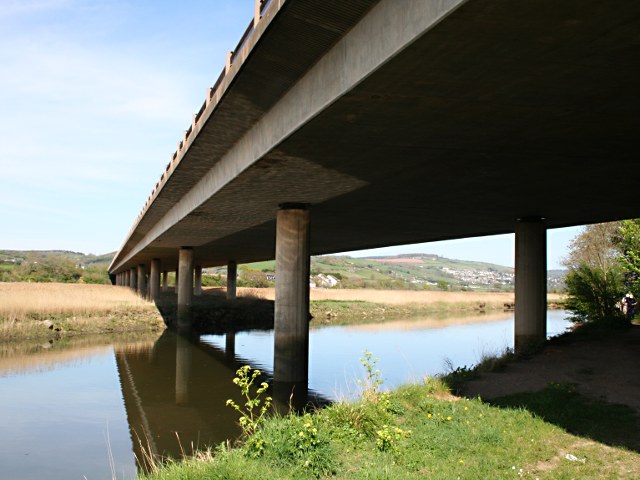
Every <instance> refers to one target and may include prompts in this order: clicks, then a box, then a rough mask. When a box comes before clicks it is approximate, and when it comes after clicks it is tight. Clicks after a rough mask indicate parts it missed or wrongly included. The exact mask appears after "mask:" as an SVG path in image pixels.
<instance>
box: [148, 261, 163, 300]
mask: <svg viewBox="0 0 640 480" xmlns="http://www.w3.org/2000/svg"><path fill="white" fill-rule="evenodd" d="M159 295H160V259H158V258H154V259H153V260H151V271H150V272H149V298H150V299H151V300H157V299H158V296H159Z"/></svg>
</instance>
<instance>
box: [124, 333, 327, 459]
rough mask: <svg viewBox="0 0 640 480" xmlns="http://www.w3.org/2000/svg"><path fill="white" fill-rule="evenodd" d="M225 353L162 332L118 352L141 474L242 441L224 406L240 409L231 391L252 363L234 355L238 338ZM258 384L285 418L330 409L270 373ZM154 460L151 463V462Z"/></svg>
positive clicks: (232, 415) (230, 341) (240, 400)
mask: <svg viewBox="0 0 640 480" xmlns="http://www.w3.org/2000/svg"><path fill="white" fill-rule="evenodd" d="M225 345H226V348H225V349H221V348H218V347H215V346H213V345H209V344H206V343H203V342H201V341H200V339H199V338H198V337H197V336H194V337H187V336H181V335H178V334H176V333H174V332H171V331H168V330H167V331H165V332H164V333H163V334H162V335H161V336H160V338H158V339H157V340H156V342H155V343H154V344H153V345H146V346H145V345H140V344H138V345H136V346H134V347H133V348H127V347H124V348H119V349H116V353H115V356H116V363H117V368H118V375H119V377H120V384H121V388H122V394H123V398H124V403H125V408H126V412H127V419H128V422H129V429H130V433H131V438H132V442H133V446H134V454H135V457H136V463H137V465H138V468H139V469H142V470H147V469H148V467H149V463H148V460H149V458H154V459H157V458H160V457H172V458H182V457H183V456H184V455H190V454H192V453H193V450H195V449H197V448H199V449H202V448H205V447H207V446H215V445H218V444H220V443H223V442H226V441H227V440H230V441H232V442H233V441H234V440H235V439H237V438H238V436H239V435H240V433H241V430H240V427H239V426H238V416H239V415H238V413H237V412H235V411H234V410H232V408H231V407H228V406H226V402H227V400H228V399H233V400H234V401H235V402H236V403H237V404H238V405H243V404H244V401H243V398H242V397H241V396H240V390H239V388H238V387H237V386H236V385H235V384H234V383H233V378H234V377H235V376H236V371H237V370H238V368H240V367H241V366H242V365H251V362H249V361H248V360H244V359H242V358H238V357H236V355H235V333H228V334H227V335H226V341H225ZM260 381H267V382H269V384H270V388H269V390H268V392H267V393H268V394H269V395H270V396H272V397H273V398H274V402H273V403H274V408H275V409H276V410H277V411H278V412H279V413H281V414H286V413H287V412H288V411H289V410H290V408H293V409H294V410H300V409H302V408H304V407H305V406H306V405H308V404H315V405H317V404H323V403H327V400H326V399H323V398H322V397H320V396H319V395H317V394H315V393H313V392H308V389H307V385H306V384H305V385H302V384H280V383H277V382H273V381H272V372H264V376H263V378H261V379H260ZM150 456H151V457H150Z"/></svg>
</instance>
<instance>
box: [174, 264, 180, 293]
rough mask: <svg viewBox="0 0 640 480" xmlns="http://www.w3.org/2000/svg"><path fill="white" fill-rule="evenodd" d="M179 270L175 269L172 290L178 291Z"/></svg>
mask: <svg viewBox="0 0 640 480" xmlns="http://www.w3.org/2000/svg"><path fill="white" fill-rule="evenodd" d="M179 274H180V272H179V271H178V269H176V278H175V280H174V282H173V290H174V291H175V292H176V293H178V278H179V277H180V275H179Z"/></svg>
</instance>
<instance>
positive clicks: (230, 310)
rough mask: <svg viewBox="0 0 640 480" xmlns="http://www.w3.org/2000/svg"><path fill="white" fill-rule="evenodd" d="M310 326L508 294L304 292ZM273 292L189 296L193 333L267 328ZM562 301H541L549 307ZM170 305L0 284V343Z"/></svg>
mask: <svg viewBox="0 0 640 480" xmlns="http://www.w3.org/2000/svg"><path fill="white" fill-rule="evenodd" d="M310 295H311V303H310V311H311V312H310V313H311V316H312V321H311V324H310V325H311V327H312V328H313V327H317V326H328V325H354V324H366V323H380V322H384V321H387V320H400V319H407V318H430V319H434V320H441V319H442V320H443V319H446V318H447V317H449V316H452V315H456V316H459V315H460V314H466V315H477V314H484V313H492V312H499V311H504V310H505V309H510V308H512V307H513V301H514V298H513V294H512V293H479V292H436V291H401V290H346V289H312V290H311V292H310ZM274 297H275V291H274V289H273V288H264V289H256V288H239V289H238V299H237V300H236V301H234V302H229V301H227V300H226V299H225V291H224V289H221V288H209V289H205V291H204V295H202V296H200V297H194V299H193V310H194V320H195V324H196V328H197V330H198V331H200V332H202V333H215V332H224V331H227V330H229V329H231V330H233V329H235V330H240V329H247V328H258V329H270V328H273V299H274ZM562 301H563V300H562V297H561V296H559V295H549V297H548V302H549V305H550V306H552V307H553V306H558V305H561V304H562ZM175 311H176V299H175V294H173V293H172V292H167V293H163V295H162V296H161V298H160V299H159V301H158V302H157V304H154V303H153V302H148V301H146V300H144V299H142V298H140V297H139V296H138V295H137V294H136V293H135V292H133V291H132V290H131V289H129V288H127V287H117V286H111V285H84V284H63V283H0V341H12V340H16V339H44V338H51V337H61V336H65V335H66V336H69V335H80V334H101V333H118V332H129V331H131V332H138V331H157V330H161V329H163V328H164V327H165V324H169V325H171V324H172V322H174V321H175V318H174V317H175Z"/></svg>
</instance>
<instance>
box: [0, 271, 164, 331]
mask: <svg viewBox="0 0 640 480" xmlns="http://www.w3.org/2000/svg"><path fill="white" fill-rule="evenodd" d="M161 329H164V322H163V320H162V317H161V315H160V314H159V312H158V309H157V308H156V306H155V305H154V304H153V303H151V302H147V301H145V300H143V299H142V298H140V297H139V296H138V295H136V294H135V293H134V292H133V291H131V290H130V289H128V288H125V287H115V286H112V285H85V284H71V283H0V342H8V341H15V340H26V339H49V338H61V337H63V336H72V335H93V334H104V333H121V332H143V331H158V330H161Z"/></svg>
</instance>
